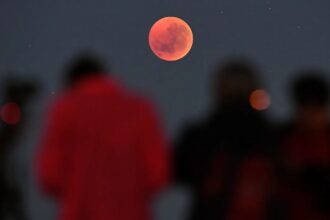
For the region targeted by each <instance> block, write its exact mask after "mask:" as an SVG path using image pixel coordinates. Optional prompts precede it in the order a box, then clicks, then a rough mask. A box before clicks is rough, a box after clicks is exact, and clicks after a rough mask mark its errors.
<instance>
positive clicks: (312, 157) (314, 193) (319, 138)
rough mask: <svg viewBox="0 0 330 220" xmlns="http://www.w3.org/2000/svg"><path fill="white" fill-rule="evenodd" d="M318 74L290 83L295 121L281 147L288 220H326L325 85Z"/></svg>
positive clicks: (329, 209) (328, 141)
mask: <svg viewBox="0 0 330 220" xmlns="http://www.w3.org/2000/svg"><path fill="white" fill-rule="evenodd" d="M321 74H322V72H319V71H307V72H303V73H301V74H300V75H302V76H301V77H300V78H298V79H297V80H296V81H295V82H294V83H293V88H292V96H293V99H294V102H295V105H296V119H295V121H293V123H290V124H289V125H288V126H286V128H285V130H284V137H283V145H282V155H281V159H282V165H283V168H284V174H285V176H284V181H283V182H284V196H285V197H286V201H287V202H288V210H289V215H290V219H292V220H311V219H313V220H321V219H322V220H323V219H330V124H329V119H328V101H329V94H328V93H329V90H328V87H329V85H328V84H327V83H326V79H323V78H322V77H320V75H321Z"/></svg>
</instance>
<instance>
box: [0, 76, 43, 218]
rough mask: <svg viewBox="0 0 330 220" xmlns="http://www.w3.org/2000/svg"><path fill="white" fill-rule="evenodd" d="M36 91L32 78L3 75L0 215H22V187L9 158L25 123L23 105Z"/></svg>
mask: <svg viewBox="0 0 330 220" xmlns="http://www.w3.org/2000/svg"><path fill="white" fill-rule="evenodd" d="M36 91H37V85H36V84H35V82H29V81H25V80H19V79H14V78H12V79H9V78H8V79H5V82H4V89H3V91H2V92H3V95H4V96H3V100H2V102H1V103H2V105H1V107H0V120H1V125H0V219H15V220H24V219H26V216H25V211H24V207H23V198H22V189H21V187H19V184H18V183H17V180H16V176H15V175H16V174H17V173H13V170H15V168H17V167H13V166H15V165H16V163H15V162H13V161H11V159H12V157H11V156H12V155H11V154H12V152H13V151H14V149H15V144H16V141H17V140H18V139H19V137H20V135H21V133H22V131H23V130H24V129H25V127H26V121H27V117H28V112H27V110H26V105H27V104H28V102H29V101H30V99H31V98H32V96H33V95H35V93H36Z"/></svg>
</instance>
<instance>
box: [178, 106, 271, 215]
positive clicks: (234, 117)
mask: <svg viewBox="0 0 330 220" xmlns="http://www.w3.org/2000/svg"><path fill="white" fill-rule="evenodd" d="M270 152H271V144H270V129H269V127H268V124H267V122H266V121H265V120H264V118H263V117H262V116H261V115H260V114H259V113H258V112H255V111H253V110H252V109H250V108H249V107H248V106H240V107H237V108H232V109H225V110H222V111H219V112H216V113H215V114H213V115H211V117H209V118H208V119H207V120H205V121H203V122H202V123H199V124H197V125H193V126H188V128H187V129H186V130H185V132H184V133H183V135H182V136H181V138H180V139H179V142H178V146H177V150H176V154H175V155H176V157H175V161H176V177H177V180H178V181H179V182H181V183H183V184H185V185H188V186H189V187H190V188H191V189H192V190H193V193H194V195H195V204H194V207H193V209H192V213H191V219H193V220H213V219H214V220H215V219H231V220H236V219H237V220H238V219H251V220H257V219H268V218H267V217H266V216H267V215H268V205H269V204H270V203H271V197H272V195H271V194H272V187H273V186H272V184H273V183H274V182H273V181H272V178H273V165H272V162H271V159H270V157H269V155H270Z"/></svg>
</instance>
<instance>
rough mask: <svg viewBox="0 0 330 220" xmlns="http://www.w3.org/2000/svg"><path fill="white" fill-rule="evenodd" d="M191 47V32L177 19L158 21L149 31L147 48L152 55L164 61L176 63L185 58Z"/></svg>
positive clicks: (169, 18) (168, 18) (186, 25)
mask: <svg viewBox="0 0 330 220" xmlns="http://www.w3.org/2000/svg"><path fill="white" fill-rule="evenodd" d="M192 45H193V32H192V30H191V28H190V27H189V25H188V24H187V23H186V22H185V21H183V20H182V19H180V18H178V17H165V18H162V19H160V20H158V21H157V22H156V23H155V24H154V25H153V26H152V27H151V29H150V32H149V46H150V48H151V50H152V51H153V53H154V54H155V55H156V56H157V57H159V58H160V59H162V60H165V61H177V60H180V59H182V58H183V57H185V56H186V55H187V54H188V53H189V51H190V50H191V48H192Z"/></svg>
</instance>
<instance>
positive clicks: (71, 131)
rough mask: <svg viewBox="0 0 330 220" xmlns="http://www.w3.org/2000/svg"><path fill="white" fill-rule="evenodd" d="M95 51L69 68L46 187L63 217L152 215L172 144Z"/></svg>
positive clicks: (52, 134)
mask: <svg viewBox="0 0 330 220" xmlns="http://www.w3.org/2000/svg"><path fill="white" fill-rule="evenodd" d="M104 72H105V68H104V67H103V65H102V64H101V63H100V62H99V60H98V59H96V58H94V57H91V56H81V57H79V58H77V60H75V61H74V62H73V64H72V66H71V67H70V68H69V71H68V81H67V82H68V85H70V88H69V89H68V90H67V91H66V92H65V93H64V94H63V95H62V96H61V97H59V98H58V100H57V101H55V103H54V104H53V106H52V107H51V109H50V115H49V116H48V121H47V122H48V123H47V127H46V130H45V134H44V137H43V141H42V146H41V148H40V153H39V156H38V160H37V162H38V177H39V181H40V183H41V186H42V189H43V190H44V191H45V192H46V193H48V194H49V195H50V196H53V197H55V198H56V199H57V200H58V203H59V205H60V214H59V219H61V220H146V219H149V218H150V216H149V214H150V213H149V205H150V204H149V203H150V202H151V199H152V196H153V195H154V194H155V193H156V192H158V191H159V190H160V189H161V188H162V187H163V186H164V185H165V184H166V182H167V181H168V170H169V169H168V158H167V153H166V146H165V145H166V143H165V140H164V137H163V133H162V131H161V129H160V125H159V124H158V118H157V117H156V115H155V112H154V109H153V107H152V106H151V105H150V104H149V103H148V102H146V101H144V100H143V99H141V98H138V97H136V96H134V95H132V94H131V93H129V92H128V91H126V90H125V89H124V88H122V87H121V86H120V85H118V83H117V82H115V81H114V80H112V79H107V78H106V76H105V75H104Z"/></svg>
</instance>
